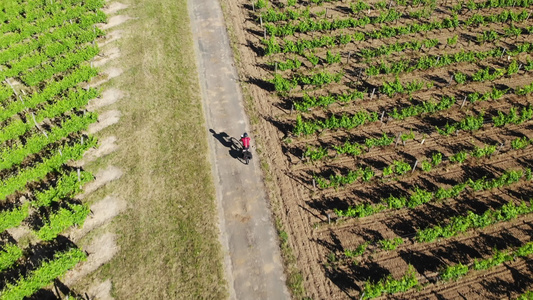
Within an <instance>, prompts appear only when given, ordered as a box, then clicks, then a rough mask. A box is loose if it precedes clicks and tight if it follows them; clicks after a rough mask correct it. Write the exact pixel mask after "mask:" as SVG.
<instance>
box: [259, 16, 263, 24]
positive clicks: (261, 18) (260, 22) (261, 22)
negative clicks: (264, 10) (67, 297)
mask: <svg viewBox="0 0 533 300" xmlns="http://www.w3.org/2000/svg"><path fill="white" fill-rule="evenodd" d="M259 24H261V27H263V16H262V15H260V16H259Z"/></svg>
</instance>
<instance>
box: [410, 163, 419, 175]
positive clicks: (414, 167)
mask: <svg viewBox="0 0 533 300" xmlns="http://www.w3.org/2000/svg"><path fill="white" fill-rule="evenodd" d="M416 165H418V159H417V160H416V161H415V165H414V166H413V170H412V171H411V174H412V173H414V172H415V169H416Z"/></svg>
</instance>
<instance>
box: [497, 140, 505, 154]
mask: <svg viewBox="0 0 533 300" xmlns="http://www.w3.org/2000/svg"><path fill="white" fill-rule="evenodd" d="M504 144H505V142H501V143H500V146H499V147H498V152H500V150H501V149H502V147H503V145H504Z"/></svg>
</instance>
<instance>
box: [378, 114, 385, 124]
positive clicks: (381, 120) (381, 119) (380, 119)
mask: <svg viewBox="0 0 533 300" xmlns="http://www.w3.org/2000/svg"><path fill="white" fill-rule="evenodd" d="M384 115H385V111H383V112H382V113H381V118H379V121H380V122H381V124H383V116H384Z"/></svg>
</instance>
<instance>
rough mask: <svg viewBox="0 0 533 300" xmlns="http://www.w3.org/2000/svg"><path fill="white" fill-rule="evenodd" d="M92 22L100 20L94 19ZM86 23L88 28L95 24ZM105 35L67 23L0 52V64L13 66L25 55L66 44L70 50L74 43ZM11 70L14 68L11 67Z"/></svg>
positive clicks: (93, 29)
mask: <svg viewBox="0 0 533 300" xmlns="http://www.w3.org/2000/svg"><path fill="white" fill-rule="evenodd" d="M92 21H98V20H96V19H92ZM86 23H87V26H92V25H93V24H94V23H89V22H86ZM103 34H104V32H103V31H102V30H101V29H99V28H97V27H93V28H92V29H89V27H82V26H81V25H80V24H78V23H74V24H70V23H67V24H65V25H64V26H62V27H59V28H57V29H56V30H54V31H52V32H44V33H42V34H40V35H39V36H38V37H37V38H35V39H29V40H25V41H23V42H21V43H18V44H16V45H12V46H10V47H9V48H7V49H5V50H2V51H0V64H5V63H7V62H10V64H11V65H13V62H12V61H13V60H15V59H17V60H20V58H22V57H24V56H25V55H27V54H29V53H31V52H33V51H35V50H37V49H41V48H44V49H50V50H48V51H52V49H54V50H55V49H57V47H58V45H57V44H64V43H66V44H67V45H69V46H70V48H73V47H72V46H71V45H72V43H74V42H75V43H76V44H83V43H87V42H91V41H93V40H94V39H96V38H97V37H100V36H102V35H103ZM59 41H61V42H59ZM55 51H57V50H55ZM45 52H46V51H45ZM11 68H13V66H11Z"/></svg>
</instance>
